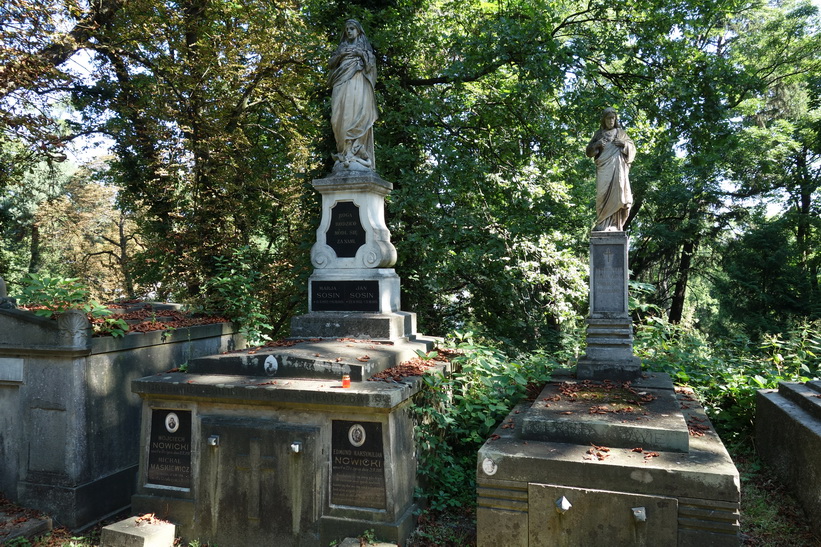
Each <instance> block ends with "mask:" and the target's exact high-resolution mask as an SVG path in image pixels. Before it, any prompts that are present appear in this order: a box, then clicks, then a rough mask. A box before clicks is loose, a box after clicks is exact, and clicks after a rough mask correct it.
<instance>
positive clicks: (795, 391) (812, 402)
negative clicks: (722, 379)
mask: <svg viewBox="0 0 821 547" xmlns="http://www.w3.org/2000/svg"><path fill="white" fill-rule="evenodd" d="M819 386H821V383H819V382H810V383H808V384H802V383H797V382H782V383H780V384H779V387H778V390H772V389H765V390H760V391H758V393H757V394H756V417H755V444H756V448H757V449H758V454H759V455H760V456H761V459H762V461H764V462H765V463H766V464H767V465H769V466H770V467H771V468H772V469H773V471H774V472H775V475H776V476H777V477H778V478H779V480H781V482H783V483H784V484H785V485H786V486H787V487H788V488H789V489H790V491H791V492H792V494H793V495H794V496H795V497H796V498H797V499H798V501H799V503H800V504H801V506H802V507H803V508H804V512H805V513H806V514H807V516H808V517H809V523H810V527H811V529H812V532H813V534H815V536H817V537H818V538H819V540H821V457H819V454H821V413H819V404H821V389H819Z"/></svg>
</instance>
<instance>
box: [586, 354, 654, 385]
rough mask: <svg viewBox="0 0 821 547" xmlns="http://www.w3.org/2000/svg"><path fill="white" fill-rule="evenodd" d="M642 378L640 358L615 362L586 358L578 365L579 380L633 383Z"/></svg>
mask: <svg viewBox="0 0 821 547" xmlns="http://www.w3.org/2000/svg"><path fill="white" fill-rule="evenodd" d="M640 376H641V360H640V359H639V358H638V357H633V358H632V359H624V360H622V361H614V360H609V359H608V360H598V359H590V358H588V357H587V356H585V357H582V358H581V359H579V362H578V363H577V365H576V377H577V378H578V379H579V380H615V381H625V380H628V381H631V380H635V379H637V378H639V377H640Z"/></svg>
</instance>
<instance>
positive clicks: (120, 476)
mask: <svg viewBox="0 0 821 547" xmlns="http://www.w3.org/2000/svg"><path fill="white" fill-rule="evenodd" d="M136 476H137V466H136V465H135V466H132V467H129V468H127V469H124V470H122V471H119V472H117V473H113V474H111V475H108V476H107V477H103V478H100V479H97V480H94V481H90V482H88V483H85V484H82V485H79V486H74V487H71V486H64V485H61V484H54V482H58V481H59V478H55V477H54V476H53V474H46V473H42V474H39V473H30V474H29V477H28V480H26V481H20V482H19V483H18V485H17V494H18V499H19V502H20V503H21V504H22V505H25V506H28V507H37V508H38V509H39V510H40V511H43V512H46V513H49V514H51V515H55V519H56V520H57V521H58V523H59V524H60V525H62V526H66V527H68V528H71V529H72V530H76V529H78V528H82V527H85V526H89V525H90V524H93V523H94V522H97V521H99V520H102V519H103V518H105V517H106V515H112V514H114V513H117V512H119V511H122V510H123V509H125V508H127V507H128V506H129V504H130V500H131V494H133V493H134V482H135V479H136Z"/></svg>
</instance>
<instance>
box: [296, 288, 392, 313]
mask: <svg viewBox="0 0 821 547" xmlns="http://www.w3.org/2000/svg"><path fill="white" fill-rule="evenodd" d="M311 310H312V311H371V312H375V311H379V281H311Z"/></svg>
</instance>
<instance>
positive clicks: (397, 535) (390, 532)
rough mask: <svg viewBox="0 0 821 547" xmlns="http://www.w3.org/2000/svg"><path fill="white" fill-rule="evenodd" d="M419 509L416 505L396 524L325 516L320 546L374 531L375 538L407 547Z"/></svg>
mask: <svg viewBox="0 0 821 547" xmlns="http://www.w3.org/2000/svg"><path fill="white" fill-rule="evenodd" d="M418 510H419V507H418V506H417V505H416V504H414V505H412V506H411V507H410V508H409V509H408V510H407V511H405V513H404V514H403V515H402V516H401V517H399V518H398V519H397V520H396V521H394V522H385V523H383V522H374V521H373V520H364V519H362V520H360V519H351V518H340V517H333V516H325V517H322V519H321V520H320V523H319V524H320V545H332V544H333V542H334V541H339V540H340V539H341V538H345V537H346V536H361V535H362V533H363V532H365V531H366V530H373V532H374V536H375V537H377V538H379V539H380V540H387V541H392V542H394V543H397V544H399V545H405V544H406V542H407V539H408V537H409V536H410V534H411V532H413V529H414V527H415V526H416V517H415V514H416V513H417V512H418Z"/></svg>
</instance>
